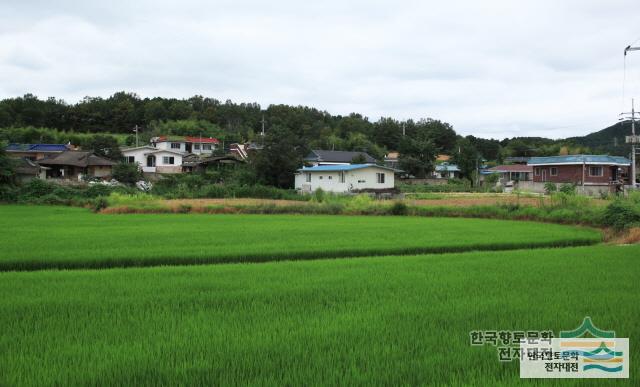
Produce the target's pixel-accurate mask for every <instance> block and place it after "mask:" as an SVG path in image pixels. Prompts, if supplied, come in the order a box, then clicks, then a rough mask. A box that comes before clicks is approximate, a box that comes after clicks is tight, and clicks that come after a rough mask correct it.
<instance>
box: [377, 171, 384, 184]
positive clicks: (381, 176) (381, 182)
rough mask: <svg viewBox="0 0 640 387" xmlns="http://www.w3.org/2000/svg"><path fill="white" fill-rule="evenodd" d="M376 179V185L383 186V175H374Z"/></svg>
mask: <svg viewBox="0 0 640 387" xmlns="http://www.w3.org/2000/svg"><path fill="white" fill-rule="evenodd" d="M376 179H377V180H378V184H384V173H380V172H378V173H376Z"/></svg>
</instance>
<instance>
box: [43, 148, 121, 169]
mask: <svg viewBox="0 0 640 387" xmlns="http://www.w3.org/2000/svg"><path fill="white" fill-rule="evenodd" d="M38 163H39V164H43V165H72V166H75V167H83V168H84V167H88V166H94V165H104V166H109V165H116V163H115V162H113V161H111V160H109V159H106V158H104V157H100V156H97V155H94V154H93V153H92V152H87V151H67V152H63V153H60V154H59V155H57V156H55V157H52V158H50V159H43V160H38Z"/></svg>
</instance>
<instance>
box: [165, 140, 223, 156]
mask: <svg viewBox="0 0 640 387" xmlns="http://www.w3.org/2000/svg"><path fill="white" fill-rule="evenodd" d="M172 143H174V144H180V149H178V148H171V144H172ZM190 145H191V152H190V153H194V154H197V155H200V154H204V155H208V154H211V153H213V151H214V150H215V149H216V144H213V143H202V144H200V143H190ZM196 145H200V149H196ZM204 145H210V146H211V149H203V146H204ZM155 147H156V148H157V149H161V150H170V151H174V152H187V143H186V142H184V141H162V142H158V143H156V146H155Z"/></svg>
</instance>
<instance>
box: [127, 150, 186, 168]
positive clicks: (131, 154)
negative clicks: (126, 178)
mask: <svg viewBox="0 0 640 387" xmlns="http://www.w3.org/2000/svg"><path fill="white" fill-rule="evenodd" d="M120 151H121V152H122V155H123V156H124V161H125V162H126V163H129V164H133V163H136V164H138V165H139V166H140V169H141V170H142V172H145V173H181V172H182V159H183V157H185V156H187V153H185V152H180V151H174V150H172V149H158V148H154V147H152V146H149V145H145V146H139V147H134V148H122V149H120Z"/></svg>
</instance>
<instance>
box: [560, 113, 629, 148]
mask: <svg viewBox="0 0 640 387" xmlns="http://www.w3.org/2000/svg"><path fill="white" fill-rule="evenodd" d="M636 129H638V131H640V124H638V125H637V128H636ZM629 135H631V123H630V122H629V121H625V122H619V123H617V124H615V125H612V126H609V127H608V128H605V129H602V130H600V131H597V132H594V133H591V134H588V135H586V136H582V137H570V138H567V139H566V141H567V142H571V143H574V144H577V145H582V146H585V147H588V148H589V149H591V150H592V151H593V152H594V153H606V154H611V155H616V156H628V155H629V153H630V152H631V146H630V145H627V144H625V136H629Z"/></svg>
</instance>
